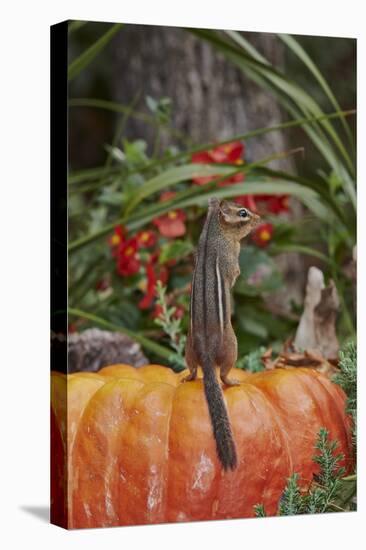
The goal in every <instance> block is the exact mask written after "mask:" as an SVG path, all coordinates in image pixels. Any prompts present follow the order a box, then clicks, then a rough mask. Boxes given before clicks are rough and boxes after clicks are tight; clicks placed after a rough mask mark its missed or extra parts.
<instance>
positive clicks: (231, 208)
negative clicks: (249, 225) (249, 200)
mask: <svg viewBox="0 0 366 550" xmlns="http://www.w3.org/2000/svg"><path fill="white" fill-rule="evenodd" d="M236 210H237V208H236V205H233V204H230V203H229V202H228V201H225V200H223V201H221V202H220V218H221V220H222V221H223V222H224V223H227V224H235V223H238V219H237V217H236Z"/></svg>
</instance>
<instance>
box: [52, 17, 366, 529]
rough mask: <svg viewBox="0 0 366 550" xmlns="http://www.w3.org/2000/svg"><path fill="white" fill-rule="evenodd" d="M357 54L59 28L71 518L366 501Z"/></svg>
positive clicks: (55, 142) (58, 452)
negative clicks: (361, 461)
mask: <svg viewBox="0 0 366 550" xmlns="http://www.w3.org/2000/svg"><path fill="white" fill-rule="evenodd" d="M355 59H356V41H355V40H354V39H351V38H348V39H345V38H331V37H319V36H293V35H291V34H271V33H254V32H246V31H244V30H239V31H238V30H226V29H225V30H217V29H200V28H178V27H175V28H174V27H159V26H148V25H138V24H125V23H105V22H100V23H97V22H87V21H67V22H63V23H60V24H57V25H54V26H53V27H52V28H51V141H52V143H51V202H52V223H51V230H52V235H51V241H52V273H51V278H52V284H51V287H52V297H51V305H52V311H51V329H52V332H51V521H52V523H54V524H57V525H59V526H62V527H64V528H68V529H79V528H95V527H111V526H126V525H142V524H156V523H176V522H190V521H197V520H223V519H229V518H253V517H264V516H276V515H278V516H283V515H293V514H318V513H325V512H344V511H354V510H356V430H355V426H356V176H355V168H356V144H355V125H356V111H355V109H356V77H355ZM264 521H265V520H264Z"/></svg>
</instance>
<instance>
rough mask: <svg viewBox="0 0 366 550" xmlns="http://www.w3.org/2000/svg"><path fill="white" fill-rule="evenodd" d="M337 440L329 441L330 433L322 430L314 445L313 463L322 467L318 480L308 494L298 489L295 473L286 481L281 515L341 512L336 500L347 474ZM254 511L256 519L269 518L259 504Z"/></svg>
mask: <svg viewBox="0 0 366 550" xmlns="http://www.w3.org/2000/svg"><path fill="white" fill-rule="evenodd" d="M337 447H338V443H337V441H329V432H328V430H326V429H325V428H321V429H320V430H319V433H318V437H317V440H316V443H315V449H316V451H317V452H316V454H315V455H314V457H313V461H314V462H315V463H316V464H319V467H320V471H319V474H318V475H317V476H316V481H315V482H314V483H312V485H311V486H310V488H309V490H308V491H307V492H303V491H302V490H301V489H300V487H299V483H298V482H299V474H298V473H296V472H295V473H293V474H292V475H291V476H290V477H289V478H288V480H287V484H286V487H285V489H284V491H283V493H282V496H281V498H280V502H279V507H278V515H280V516H290V515H296V514H315V513H323V512H330V511H335V510H339V511H341V510H342V508H340V507H339V506H338V505H337V504H336V502H335V500H336V499H335V497H336V494H337V492H338V491H339V490H340V488H341V484H342V481H341V478H342V476H343V475H344V473H345V470H344V468H343V467H340V466H339V462H340V461H341V460H342V459H343V455H342V454H340V453H336V449H337ZM254 512H255V515H256V516H257V517H264V516H265V515H266V512H265V509H264V506H263V504H256V505H255V506H254Z"/></svg>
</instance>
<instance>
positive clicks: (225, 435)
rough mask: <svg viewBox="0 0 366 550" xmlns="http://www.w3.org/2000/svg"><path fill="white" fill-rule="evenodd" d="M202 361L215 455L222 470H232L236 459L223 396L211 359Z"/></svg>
mask: <svg viewBox="0 0 366 550" xmlns="http://www.w3.org/2000/svg"><path fill="white" fill-rule="evenodd" d="M202 363H203V365H202V369H203V382H204V388H205V395H206V400H207V404H208V410H209V413H210V418H211V424H212V429H213V433H214V438H215V441H216V449H217V455H218V457H219V459H220V462H221V464H222V466H223V468H224V470H229V469H231V470H234V469H235V468H236V466H237V462H238V460H237V456H236V449H235V443H234V439H233V434H232V431H231V427H230V421H229V417H228V414H227V410H226V406H225V402H224V397H223V394H222V391H221V388H220V385H219V383H218V381H217V378H216V374H215V368H214V366H213V365H212V363H211V361H210V360H209V359H208V358H207V359H206V360H204V361H202Z"/></svg>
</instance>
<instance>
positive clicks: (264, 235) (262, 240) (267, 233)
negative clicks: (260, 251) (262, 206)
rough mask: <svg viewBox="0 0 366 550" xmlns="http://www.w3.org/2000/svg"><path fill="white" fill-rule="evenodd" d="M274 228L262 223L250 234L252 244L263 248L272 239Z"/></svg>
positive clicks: (269, 224)
mask: <svg viewBox="0 0 366 550" xmlns="http://www.w3.org/2000/svg"><path fill="white" fill-rule="evenodd" d="M273 231H274V227H273V225H272V224H271V223H262V224H261V225H259V226H258V227H257V229H255V231H254V233H253V234H252V240H253V242H254V243H255V244H256V245H257V246H260V247H262V248H263V247H265V246H267V245H268V243H269V242H270V241H271V239H272V235H273Z"/></svg>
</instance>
